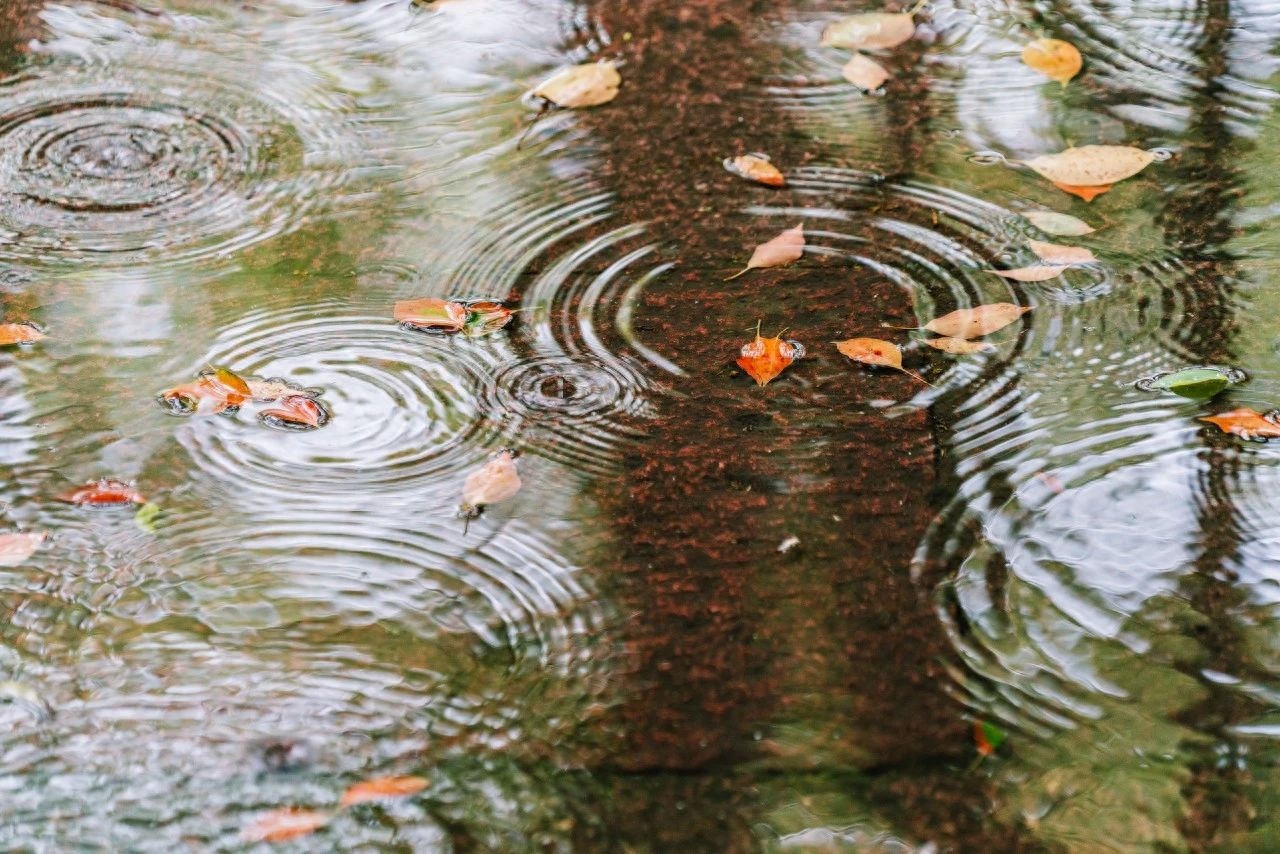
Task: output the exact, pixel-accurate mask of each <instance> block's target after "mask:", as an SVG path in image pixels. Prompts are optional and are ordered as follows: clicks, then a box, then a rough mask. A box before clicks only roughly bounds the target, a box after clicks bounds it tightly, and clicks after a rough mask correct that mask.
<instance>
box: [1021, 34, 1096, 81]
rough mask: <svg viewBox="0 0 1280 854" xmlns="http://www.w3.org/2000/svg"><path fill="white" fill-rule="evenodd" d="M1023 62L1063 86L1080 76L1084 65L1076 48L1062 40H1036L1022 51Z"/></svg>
mask: <svg viewBox="0 0 1280 854" xmlns="http://www.w3.org/2000/svg"><path fill="white" fill-rule="evenodd" d="M1022 61H1023V62H1025V63H1026V64H1027V65H1029V66H1030V67H1031V68H1034V69H1035V70H1036V71H1039V72H1040V73H1041V74H1043V75H1044V76H1045V77H1048V78H1049V79H1050V80H1056V81H1058V82H1059V83H1061V84H1062V85H1063V86H1066V85H1067V81H1068V80H1070V79H1071V78H1072V77H1075V76H1076V75H1077V74H1079V73H1080V67H1081V66H1082V65H1084V58H1083V57H1081V56H1080V51H1078V50H1076V46H1075V45H1073V44H1071V42H1065V41H1063V40H1062V39H1036V40H1035V41H1033V42H1031V43H1030V44H1029V45H1027V46H1026V47H1024V48H1023V49H1022Z"/></svg>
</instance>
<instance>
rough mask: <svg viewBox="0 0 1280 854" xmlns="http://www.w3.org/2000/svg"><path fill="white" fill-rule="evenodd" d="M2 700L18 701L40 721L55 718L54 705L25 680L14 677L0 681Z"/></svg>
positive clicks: (0, 698)
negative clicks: (20, 680)
mask: <svg viewBox="0 0 1280 854" xmlns="http://www.w3.org/2000/svg"><path fill="white" fill-rule="evenodd" d="M0 700H7V701H9V702H11V703H17V704H18V705H19V706H22V707H23V708H25V709H26V710H27V711H29V712H30V713H31V714H32V716H34V717H35V719H36V721H38V722H40V723H43V722H45V721H48V720H51V719H52V718H53V706H52V705H50V704H49V701H48V700H46V699H45V698H44V697H43V696H41V695H40V692H39V691H37V690H36V689H35V688H32V687H31V686H30V685H28V684H26V683H25V682H17V681H15V680H13V679H5V680H4V681H0Z"/></svg>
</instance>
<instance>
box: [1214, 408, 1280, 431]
mask: <svg viewBox="0 0 1280 854" xmlns="http://www.w3.org/2000/svg"><path fill="white" fill-rule="evenodd" d="M1199 420H1200V421H1208V422H1209V423H1210V424H1212V425H1214V426H1215V427H1217V428H1218V429H1219V430H1221V431H1222V432H1224V433H1230V434H1232V435H1233V436H1239V437H1240V438H1242V439H1277V438H1280V423H1278V422H1277V419H1276V416H1275V415H1274V414H1272V413H1268V414H1266V415H1264V414H1263V413H1261V412H1258V411H1257V410H1255V409H1249V408H1248V407H1241V408H1239V409H1233V410H1231V411H1230V412H1224V413H1222V414H1221V415H1209V416H1206V417H1204V418H1201V419H1199Z"/></svg>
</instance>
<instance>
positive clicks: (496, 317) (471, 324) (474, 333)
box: [462, 300, 513, 338]
mask: <svg viewBox="0 0 1280 854" xmlns="http://www.w3.org/2000/svg"><path fill="white" fill-rule="evenodd" d="M466 309H467V320H466V322H465V323H464V324H463V326H462V334H463V335H466V336H467V337H468V338H483V337H484V336H485V335H489V334H492V333H494V332H497V331H498V330H499V329H501V328H502V327H504V326H506V325H507V324H508V323H510V322H511V315H512V313H513V312H512V311H511V309H509V308H507V307H506V306H505V305H503V304H502V303H500V302H494V301H493V300H475V301H473V302H469V303H467V304H466Z"/></svg>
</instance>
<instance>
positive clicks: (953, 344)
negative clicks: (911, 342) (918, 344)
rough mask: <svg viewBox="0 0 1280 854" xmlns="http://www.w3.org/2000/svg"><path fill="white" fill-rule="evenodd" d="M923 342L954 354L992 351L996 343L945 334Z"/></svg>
mask: <svg viewBox="0 0 1280 854" xmlns="http://www.w3.org/2000/svg"><path fill="white" fill-rule="evenodd" d="M924 343H926V344H928V345H929V346H930V347H932V348H933V349H935V350H941V351H942V352H944V353H951V354H952V355H955V356H967V355H969V354H970V353H993V352H995V349H996V345H994V344H991V343H989V342H987V341H966V340H965V339H963V338H951V337H948V336H945V335H944V336H943V337H941V338H930V339H928V340H926V341H925V342H924Z"/></svg>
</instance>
